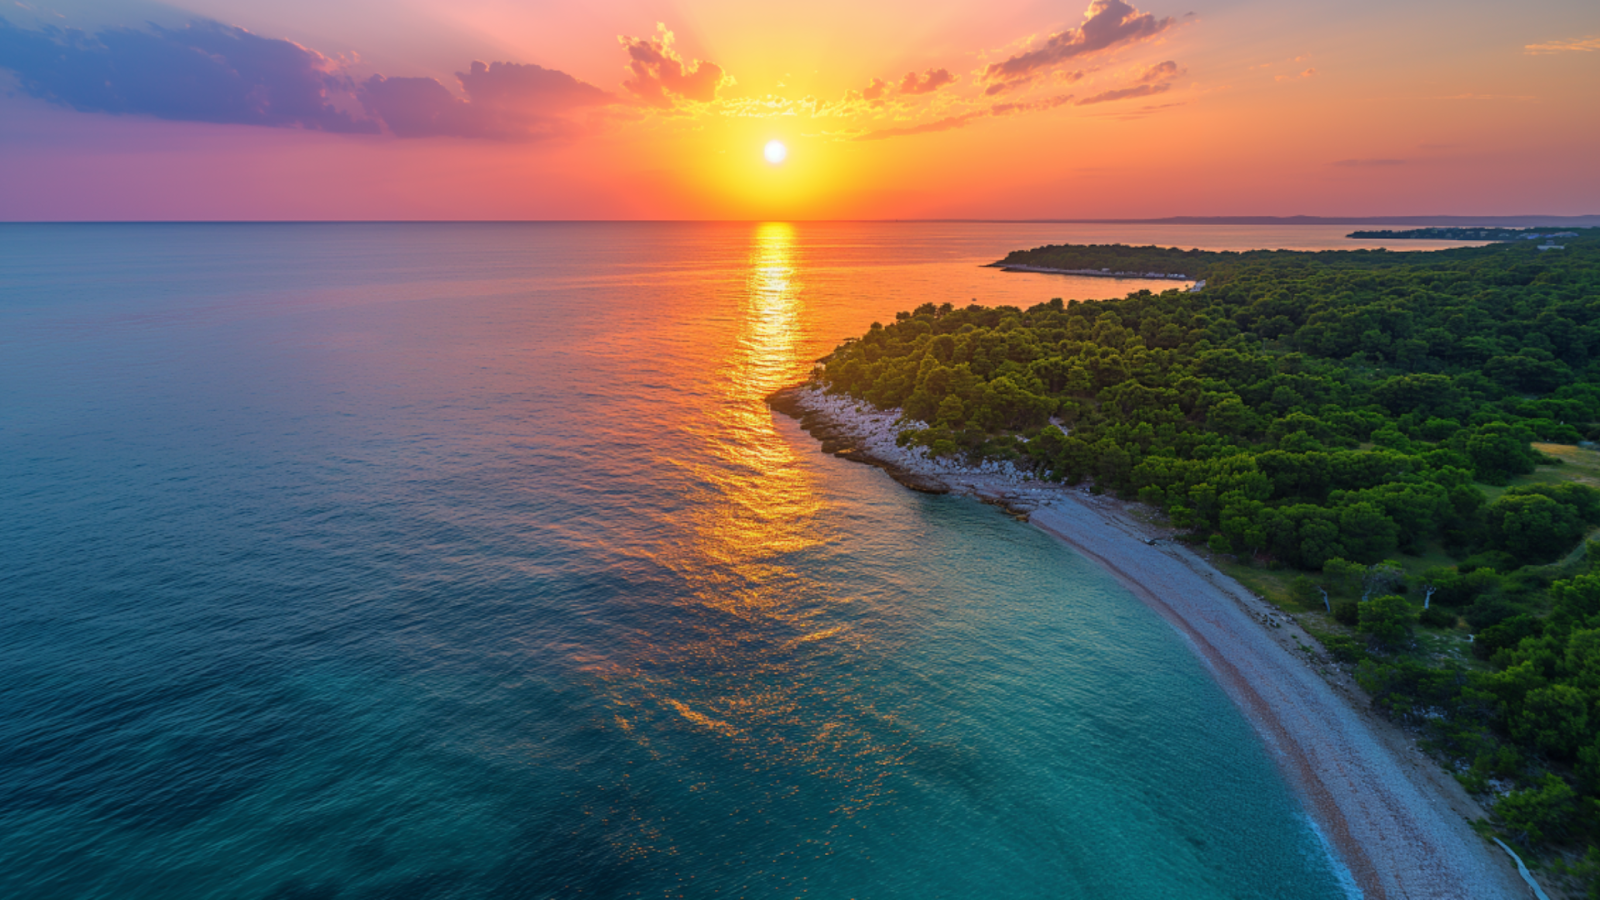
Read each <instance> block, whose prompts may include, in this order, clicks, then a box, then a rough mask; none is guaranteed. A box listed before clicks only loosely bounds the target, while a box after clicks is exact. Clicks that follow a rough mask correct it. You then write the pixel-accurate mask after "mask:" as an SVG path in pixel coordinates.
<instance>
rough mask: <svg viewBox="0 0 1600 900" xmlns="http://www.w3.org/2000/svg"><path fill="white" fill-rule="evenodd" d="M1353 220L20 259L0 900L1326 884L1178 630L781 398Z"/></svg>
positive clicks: (442, 233) (663, 234)
mask: <svg viewBox="0 0 1600 900" xmlns="http://www.w3.org/2000/svg"><path fill="white" fill-rule="evenodd" d="M1343 230H1344V229H1322V228H1292V229H1276V230H1274V229H1207V228H1186V229H1175V228H1157V227H1153V226H1121V227H1113V226H1045V225H1026V226H1025V225H966V224H962V225H954V224H909V225H883V224H870V225H852V224H805V225H793V226H790V225H782V224H767V225H747V224H709V225H665V224H595V225H588V224H578V225H573V224H526V225H521V224H507V225H497V224H490V225H469V224H451V225H109V226H97V225H77V226H71V225H62V226H22V225H0V521H3V522H4V527H3V528H0V896H4V897H8V898H17V900H36V898H118V900H133V898H163V900H183V898H202V897H204V898H425V897H426V898H476V897H493V898H500V897H505V898H514V897H528V898H539V897H562V898H565V897H596V898H609V897H649V898H654V897H691V898H693V897H747V898H780V897H781V898H789V897H817V898H861V900H866V898H919V900H920V898H938V897H947V898H1043V897H1057V898H1079V897H1081V898H1100V897H1118V898H1129V897H1134V898H1146V897H1148V898H1157V897H1183V898H1212V897H1215V898H1223V897H1228V898H1242V897H1256V898H1276V900H1284V898H1291V900H1292V898H1325V897H1335V896H1340V895H1341V893H1342V892H1341V889H1340V887H1339V880H1338V878H1337V876H1336V874H1335V866H1334V865H1333V864H1332V863H1330V861H1329V860H1328V858H1327V855H1326V853H1325V851H1324V849H1323V847H1322V844H1321V842H1320V841H1319V839H1318V837H1317V836H1316V834H1315V833H1314V832H1313V831H1312V829H1311V828H1310V826H1309V824H1308V823H1307V820H1306V819H1305V817H1304V814H1303V813H1302V811H1301V810H1300V808H1299V805H1298V804H1297V802H1296V800H1295V799H1294V797H1293V796H1292V795H1291V793H1290V792H1289V790H1288V789H1287V788H1286V786H1285V785H1284V783H1283V781H1282V780H1281V778H1280V777H1279V775H1278V774H1277V772H1276V771H1275V770H1274V768H1273V766H1272V764H1271V763H1270V761H1269V759H1268V758H1267V756H1266V754H1265V752H1264V751H1263V749H1262V748H1261V746H1260V745H1259V743H1258V742H1257V740H1256V739H1255V738H1254V736H1253V734H1252V732H1251V730H1250V728H1249V727H1248V725H1247V724H1246V723H1245V721H1244V720H1243V718H1242V717H1241V716H1240V715H1239V714H1238V713H1237V712H1236V711H1235V710H1234V709H1233V708H1232V707H1231V706H1230V705H1229V703H1228V701H1227V700H1226V698H1225V697H1224V696H1223V695H1222V693H1221V692H1220V690H1219V689H1218V688H1217V687H1215V686H1214V685H1213V684H1212V683H1211V681H1209V680H1208V678H1207V676H1206V674H1205V672H1204V670H1203V669H1202V668H1201V666H1200V665H1199V663H1197V662H1196V661H1195V659H1194V658H1192V657H1191V655H1190V653H1189V651H1188V650H1187V648H1186V647H1185V645H1184V644H1183V642H1182V641H1181V639H1180V638H1179V637H1178V635H1177V634H1176V633H1175V632H1174V631H1173V630H1172V629H1171V628H1170V627H1168V626H1167V625H1166V624H1165V623H1163V622H1162V621H1161V620H1160V619H1158V618H1157V617H1156V616H1155V615H1154V614H1152V613H1151V612H1149V611H1148V610H1147V609H1145V607H1143V606H1142V605H1140V604H1139V603H1138V602H1137V601H1136V600H1135V599H1134V598H1133V597H1132V596H1130V595H1129V594H1128V593H1127V592H1125V591H1124V590H1122V589H1121V588H1119V587H1118V586H1117V585H1116V583H1115V582H1113V581H1112V580H1111V579H1110V578H1108V577H1107V576H1105V575H1104V574H1102V573H1101V572H1099V571H1098V570H1096V569H1095V568H1094V567H1093V566H1092V565H1090V564H1089V563H1087V562H1086V561H1084V560H1082V559H1080V558H1078V557H1077V556H1075V555H1074V554H1072V553H1071V552H1069V551H1067V550H1065V549H1063V548H1061V547H1059V546H1058V545H1056V544H1054V543H1053V542H1052V541H1051V540H1049V539H1047V538H1046V537H1045V536H1044V535H1043V534H1041V533H1039V532H1037V531H1035V530H1033V529H1031V528H1029V527H1028V526H1026V525H1023V524H1020V523H1017V522H1015V521H1013V520H1011V519H1009V518H1007V517H1005V516H1003V515H1000V514H998V513H996V512H995V511H993V510H991V509H989V508H987V507H983V506H980V505H977V504H975V503H973V502H971V501H967V500H961V499H955V498H948V497H939V498H931V497H925V496H921V495H916V494H912V493H910V492H907V491H904V490H902V489H900V488H899V487H898V486H896V485H895V484H893V483H892V482H890V481H889V480H888V479H887V478H886V477H884V476H883V475H882V474H881V473H879V472H878V471H877V470H875V469H870V468H867V467H863V466H857V465H853V464H850V463H846V462H843V461H840V460H837V459H834V458H832V457H827V456H823V455H822V454H820V453H819V452H818V451H817V450H816V448H815V447H814V445H813V443H812V442H811V441H810V440H809V439H808V438H807V437H806V436H805V435H804V434H802V433H801V432H800V431H799V430H798V429H797V428H795V427H794V426H793V424H792V423H790V422H788V421H787V420H781V419H780V420H774V418H773V416H772V415H771V414H770V413H769V412H768V411H767V409H766V408H765V407H764V406H763V405H762V403H761V398H762V397H763V396H764V395H765V394H767V393H768V392H770V391H771V390H773V389H774V388H776V387H779V386H781V385H783V384H785V383H788V382H791V381H793V380H796V379H797V378H799V377H800V376H802V375H803V374H804V373H805V372H806V371H808V370H809V368H810V365H811V361H812V360H814V359H816V358H817V357H818V356H821V355H822V354H824V353H826V352H827V351H828V350H829V349H831V348H832V346H833V345H834V344H835V343H837V341H838V340H839V339H840V338H843V337H846V336H851V335H855V334H857V333H859V332H861V331H863V330H864V329H865V328H866V327H867V326H868V324H869V323H871V322H872V321H874V320H889V319H891V318H892V317H893V314H894V312H895V311H896V310H899V309H905V308H909V307H911V306H914V305H916V304H919V303H922V302H925V301H933V302H937V303H942V302H945V301H952V302H955V303H958V304H961V303H966V302H970V301H971V300H973V299H976V300H978V301H979V302H983V303H1012V304H1020V305H1031V304H1033V303H1037V302H1041V301H1044V300H1047V299H1049V298H1050V297H1053V296H1064V297H1079V298H1092V297H1099V296H1106V295H1111V294H1118V293H1122V292H1125V291H1127V290H1130V289H1133V288H1137V287H1140V286H1143V285H1142V284H1141V283H1138V282H1113V281H1109V280H1101V279H1069V278H1061V277H1052V276H1044V275H1019V274H1006V273H1001V272H998V271H996V270H992V269H982V268H978V267H977V264H979V263H983V262H988V261H991V260H993V259H995V258H998V257H999V256H1000V255H1002V254H1004V253H1005V252H1006V251H1008V250H1011V249H1015V248H1018V247H1029V246H1034V245H1037V244H1041V243H1046V242H1059V241H1062V240H1079V241H1083V240H1101V241H1106V240H1121V241H1133V242H1140V243H1145V242H1151V241H1154V242H1158V243H1163V244H1179V245H1183V246H1202V247H1212V248H1249V247H1256V246H1284V247H1330V246H1346V245H1349V244H1352V243H1353V242H1346V241H1343V240H1342V239H1340V238H1339V237H1338V234H1339V233H1340V232H1341V231H1343ZM1403 246H1404V245H1403Z"/></svg>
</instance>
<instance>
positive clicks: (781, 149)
mask: <svg viewBox="0 0 1600 900" xmlns="http://www.w3.org/2000/svg"><path fill="white" fill-rule="evenodd" d="M761 152H762V153H764V154H766V157H767V162H769V163H772V164H773V165H777V164H778V163H781V162H783V161H784V159H786V158H787V157H788V156H789V148H788V147H785V146H784V145H783V142H782V141H767V146H766V149H764V150H762V151H761Z"/></svg>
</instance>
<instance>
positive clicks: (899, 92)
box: [844, 69, 956, 106]
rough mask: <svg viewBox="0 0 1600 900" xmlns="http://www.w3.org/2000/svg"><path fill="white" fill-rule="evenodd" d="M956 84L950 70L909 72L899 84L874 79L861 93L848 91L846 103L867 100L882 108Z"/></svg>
mask: <svg viewBox="0 0 1600 900" xmlns="http://www.w3.org/2000/svg"><path fill="white" fill-rule="evenodd" d="M955 83H956V76H954V75H951V74H950V70H949V69H929V70H927V71H926V72H923V73H922V74H921V75H918V74H917V73H916V72H907V73H906V77H904V78H902V79H900V83H899V84H895V83H894V82H891V81H884V80H883V79H882V78H874V79H872V81H870V82H868V84H867V86H866V87H864V88H862V89H861V90H859V91H854V90H852V91H846V92H845V95H844V102H845V103H846V104H850V103H854V102H855V101H859V100H865V101H867V102H868V103H871V104H873V105H875V106H881V105H883V104H884V103H885V102H887V101H889V100H890V99H892V98H894V97H897V96H898V97H919V96H921V95H923V94H931V93H933V92H934V91H937V90H938V89H940V88H942V87H945V86H946V85H951V84H955Z"/></svg>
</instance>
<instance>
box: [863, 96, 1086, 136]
mask: <svg viewBox="0 0 1600 900" xmlns="http://www.w3.org/2000/svg"><path fill="white" fill-rule="evenodd" d="M1071 101H1072V95H1071V94H1060V95H1058V96H1054V97H1044V98H1041V99H1038V100H1021V101H1016V102H1011V103H996V104H994V105H993V106H990V107H988V108H986V109H977V110H973V111H972V112H968V113H962V114H961V115H957V116H946V117H944V118H942V119H938V120H936V121H933V122H924V123H921V124H919V125H901V126H895V127H893V128H880V129H877V130H875V131H868V132H865V133H862V134H855V135H852V136H851V138H850V139H851V140H855V141H881V140H886V139H888V138H897V137H910V136H911V135H915V134H931V133H933V132H936V131H949V130H951V129H952V128H962V127H964V126H966V125H968V124H971V123H972V122H973V121H975V120H977V119H982V118H987V117H991V116H1010V115H1016V114H1017V113H1024V112H1038V111H1040V110H1046V109H1054V108H1056V107H1058V106H1064V105H1066V104H1067V103H1070V102H1071Z"/></svg>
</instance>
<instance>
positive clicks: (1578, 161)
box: [0, 0, 1600, 220]
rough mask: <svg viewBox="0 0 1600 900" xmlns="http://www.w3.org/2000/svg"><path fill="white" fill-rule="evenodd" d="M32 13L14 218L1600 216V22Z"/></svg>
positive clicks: (149, 8) (38, 5)
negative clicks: (772, 145)
mask: <svg viewBox="0 0 1600 900" xmlns="http://www.w3.org/2000/svg"><path fill="white" fill-rule="evenodd" d="M0 2H3V3H4V4H5V7H4V8H3V11H0V219H6V220H34V219H630V218H647V219H700V218H734V219H746V218H756V219H765V218H796V219H804V218H924V217H956V218H1072V217H1153V216H1168V215H1294V214H1306V215H1346V216H1349V215H1427V214H1452V215H1474V214H1482V215H1489V214H1493V215H1512V214H1529V213H1539V214H1550V215H1577V214H1588V213H1600V166H1597V165H1596V160H1597V159H1600V97H1597V93H1600V3H1595V2H1594V0H1548V2H1538V3H1532V4H1523V5H1515V6H1514V5H1508V4H1504V3H1497V4H1492V5H1491V4H1488V3H1480V2H1434V0H1419V2H1408V3H1403V4H1396V3H1392V2H1376V0H1342V2H1302V3H1281V2H1265V0H1194V2H1190V0H1184V2H1183V3H1175V2H1173V0H1140V2H1139V5H1127V4H1126V3H1124V2H1123V0H1093V2H1092V3H1090V4H1089V5H1088V6H1087V7H1085V5H1084V3H1083V0H1069V2H1061V0H1052V2H1043V0H988V2H983V3H977V2H972V0H917V2H909V0H880V2H875V3H861V2H859V0H811V2H807V3H791V4H774V3H749V2H733V0H656V2H645V0H618V2H602V3H591V4H578V3H573V2H570V0H567V2H545V0H521V2H512V0H453V2H451V3H441V2H438V0H277V2H274V3H262V2H243V0H188V2H185V3H183V4H182V5H164V4H158V3H145V2H139V0H132V2H96V0H68V2H51V0H29V2H20V0H0ZM773 140H777V141H781V142H782V143H783V144H784V145H785V146H786V147H787V149H788V155H787V157H786V159H785V160H784V161H783V162H782V163H779V164H773V163H770V162H768V161H767V159H766V158H764V156H763V152H762V151H763V147H764V146H765V145H766V144H767V143H768V142H770V141H773Z"/></svg>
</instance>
